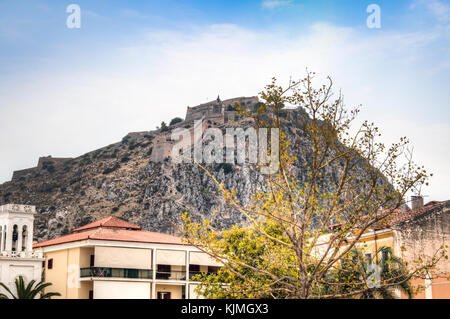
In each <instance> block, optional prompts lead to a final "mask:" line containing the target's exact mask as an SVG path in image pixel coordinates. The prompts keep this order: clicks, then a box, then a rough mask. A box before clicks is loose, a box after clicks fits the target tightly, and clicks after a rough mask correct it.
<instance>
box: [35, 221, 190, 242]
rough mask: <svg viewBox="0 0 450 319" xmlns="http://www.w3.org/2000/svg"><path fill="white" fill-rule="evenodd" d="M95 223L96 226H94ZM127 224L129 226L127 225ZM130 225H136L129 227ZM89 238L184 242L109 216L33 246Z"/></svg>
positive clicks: (178, 238)
mask: <svg viewBox="0 0 450 319" xmlns="http://www.w3.org/2000/svg"><path fill="white" fill-rule="evenodd" d="M117 221H120V222H117ZM94 224H95V226H92V225H94ZM105 225H106V226H105ZM113 225H116V226H113ZM125 225H127V227H125ZM129 225H131V226H134V227H129ZM87 226H89V227H87ZM130 228H131V229H130ZM87 239H93V240H111V241H128V242H140V243H158V244H183V242H182V241H181V238H180V237H176V236H172V235H167V234H161V233H155V232H149V231H145V230H141V228H140V227H139V226H137V225H133V224H130V223H128V222H125V221H122V220H120V219H118V218H115V217H112V219H108V217H107V218H103V219H100V220H98V221H96V222H94V223H91V224H88V225H85V226H83V227H79V228H77V229H75V230H74V232H73V233H72V234H69V235H66V236H62V237H58V238H54V239H50V240H47V241H44V242H40V243H35V244H33V248H38V247H46V246H53V245H59V244H64V243H70V242H76V241H81V240H87Z"/></svg>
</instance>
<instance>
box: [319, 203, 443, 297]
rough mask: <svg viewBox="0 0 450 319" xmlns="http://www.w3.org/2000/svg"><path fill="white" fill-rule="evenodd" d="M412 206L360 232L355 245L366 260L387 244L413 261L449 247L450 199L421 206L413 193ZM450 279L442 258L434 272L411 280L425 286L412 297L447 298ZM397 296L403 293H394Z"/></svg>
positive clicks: (322, 246)
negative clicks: (362, 252)
mask: <svg viewBox="0 0 450 319" xmlns="http://www.w3.org/2000/svg"><path fill="white" fill-rule="evenodd" d="M411 206H412V207H411V208H409V207H408V206H407V205H405V207H403V209H397V210H396V211H395V212H394V214H393V215H392V218H391V219H390V220H389V221H388V222H387V223H383V225H375V227H373V228H371V229H369V230H367V231H365V232H364V234H362V236H361V237H360V239H359V241H358V244H357V245H356V246H357V247H358V248H360V249H363V250H364V254H365V255H366V258H367V260H371V259H372V258H373V257H375V254H376V252H377V251H378V249H379V248H380V247H383V246H387V247H391V248H392V250H393V253H394V255H396V256H399V257H401V258H402V259H403V260H404V261H406V262H409V264H413V261H415V260H418V259H419V258H420V257H424V258H427V259H429V258H431V257H432V256H433V255H434V254H435V252H436V251H438V250H439V248H440V247H441V246H443V245H444V246H445V245H448V246H450V200H448V201H442V202H439V201H431V202H429V203H427V204H426V205H424V202H423V197H421V196H413V198H412V200H411ZM336 226H337V227H339V225H336ZM328 236H330V235H326V236H323V238H322V239H321V242H322V244H320V245H319V246H318V252H319V253H323V252H324V250H325V249H326V248H327V247H328V244H327V242H328ZM447 253H448V251H447ZM378 258H382V256H378ZM449 278H450V261H449V260H447V259H445V258H444V259H441V260H440V261H439V263H438V264H437V271H436V273H434V274H430V275H429V276H428V277H427V278H416V279H413V280H412V281H411V283H412V285H414V286H418V285H420V286H422V287H424V289H423V290H422V291H421V292H420V293H419V294H417V295H416V296H414V299H450V280H449ZM397 297H398V298H406V295H404V294H401V293H400V292H397Z"/></svg>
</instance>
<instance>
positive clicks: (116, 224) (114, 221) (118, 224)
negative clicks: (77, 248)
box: [73, 216, 141, 232]
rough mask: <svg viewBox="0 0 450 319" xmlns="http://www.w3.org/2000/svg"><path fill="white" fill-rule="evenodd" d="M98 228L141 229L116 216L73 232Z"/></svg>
mask: <svg viewBox="0 0 450 319" xmlns="http://www.w3.org/2000/svg"><path fill="white" fill-rule="evenodd" d="M97 227H113V228H128V229H141V227H139V226H137V225H134V224H132V223H129V222H126V221H124V220H122V219H119V218H117V217H114V216H108V217H105V218H102V219H99V220H97V221H95V222H93V223H90V224H87V225H84V226H81V227H78V228H75V229H74V230H73V231H74V232H78V231H81V230H86V229H90V228H97Z"/></svg>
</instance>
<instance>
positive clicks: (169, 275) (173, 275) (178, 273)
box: [156, 270, 186, 280]
mask: <svg viewBox="0 0 450 319" xmlns="http://www.w3.org/2000/svg"><path fill="white" fill-rule="evenodd" d="M156 279H162V280H186V271H185V270H171V271H156Z"/></svg>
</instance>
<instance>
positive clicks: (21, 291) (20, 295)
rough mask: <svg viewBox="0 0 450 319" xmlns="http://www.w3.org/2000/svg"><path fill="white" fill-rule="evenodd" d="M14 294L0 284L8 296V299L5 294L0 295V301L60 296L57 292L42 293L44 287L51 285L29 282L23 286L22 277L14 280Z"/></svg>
mask: <svg viewBox="0 0 450 319" xmlns="http://www.w3.org/2000/svg"><path fill="white" fill-rule="evenodd" d="M15 285H16V294H14V293H13V292H12V291H11V290H10V289H9V288H8V286H6V285H5V284H4V283H0V286H1V287H3V289H5V290H6V292H7V293H8V294H9V295H10V298H9V297H8V296H7V295H5V294H0V299H36V298H38V299H51V297H54V296H61V294H60V293H59V292H47V293H44V289H45V288H46V287H49V286H51V285H52V284H51V283H49V282H48V283H44V282H38V283H36V281H35V280H31V281H30V282H29V283H28V285H25V282H24V280H23V277H22V276H19V277H18V278H16V280H15Z"/></svg>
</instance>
